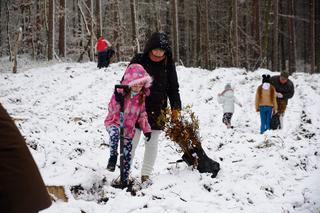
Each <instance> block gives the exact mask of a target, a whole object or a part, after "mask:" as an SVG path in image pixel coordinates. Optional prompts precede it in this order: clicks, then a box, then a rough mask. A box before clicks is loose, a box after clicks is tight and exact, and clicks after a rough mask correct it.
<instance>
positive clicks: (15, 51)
mask: <svg viewBox="0 0 320 213" xmlns="http://www.w3.org/2000/svg"><path fill="white" fill-rule="evenodd" d="M16 36H17V39H16V42H15V44H14V50H13V67H12V72H13V73H17V67H18V64H17V54H18V49H19V46H20V43H21V40H22V28H21V27H20V28H19V31H18V32H17V35H16Z"/></svg>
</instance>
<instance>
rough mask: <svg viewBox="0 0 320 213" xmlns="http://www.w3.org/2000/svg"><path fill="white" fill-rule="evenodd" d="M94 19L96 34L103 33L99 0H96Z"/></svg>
mask: <svg viewBox="0 0 320 213" xmlns="http://www.w3.org/2000/svg"><path fill="white" fill-rule="evenodd" d="M96 8H97V11H96V20H97V26H96V35H100V36H101V35H103V34H102V15H101V0H96Z"/></svg>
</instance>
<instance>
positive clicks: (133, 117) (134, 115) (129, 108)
mask: <svg viewBox="0 0 320 213" xmlns="http://www.w3.org/2000/svg"><path fill="white" fill-rule="evenodd" d="M141 95H142V94H141V92H140V93H139V94H137V95H135V96H132V97H130V94H129V95H127V96H126V97H125V100H124V136H125V137H127V138H130V139H132V138H133V136H134V134H135V124H136V122H138V123H139V126H140V128H141V129H142V131H143V133H147V132H151V127H150V125H149V122H148V115H147V112H146V109H145V103H144V102H143V103H142V104H141V103H139V101H140V97H141ZM104 125H105V126H106V127H109V126H112V125H114V126H118V127H119V126H120V104H119V103H118V102H117V101H116V100H115V96H114V94H113V95H112V97H111V100H110V102H109V106H108V115H107V117H106V119H105V120H104Z"/></svg>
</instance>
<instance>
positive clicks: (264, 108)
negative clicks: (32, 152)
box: [256, 75, 278, 134]
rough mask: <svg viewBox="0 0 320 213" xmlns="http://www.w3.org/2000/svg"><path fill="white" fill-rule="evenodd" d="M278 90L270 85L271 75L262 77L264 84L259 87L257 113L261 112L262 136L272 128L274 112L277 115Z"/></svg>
mask: <svg viewBox="0 0 320 213" xmlns="http://www.w3.org/2000/svg"><path fill="white" fill-rule="evenodd" d="M277 110H278V105H277V95H276V89H275V88H274V86H272V85H271V84H270V75H262V84H261V85H260V86H258V88H257V93H256V111H257V112H260V119H261V126H260V134H263V133H264V132H265V131H267V130H268V129H269V128H270V121H271V117H272V112H273V113H274V114H275V113H277Z"/></svg>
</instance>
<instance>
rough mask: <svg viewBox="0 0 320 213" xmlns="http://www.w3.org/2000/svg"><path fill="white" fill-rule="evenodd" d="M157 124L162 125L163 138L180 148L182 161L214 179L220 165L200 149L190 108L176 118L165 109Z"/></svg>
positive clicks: (196, 120)
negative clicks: (207, 173) (210, 174)
mask: <svg viewBox="0 0 320 213" xmlns="http://www.w3.org/2000/svg"><path fill="white" fill-rule="evenodd" d="M158 122H160V123H164V132H165V136H166V137H167V138H169V139H170V140H171V141H173V142H174V143H176V144H178V145H179V147H180V148H181V150H182V152H183V156H182V160H183V161H185V162H186V163H187V164H188V165H189V166H190V165H192V166H194V167H195V168H197V169H198V170H199V172H201V173H203V172H209V173H212V177H216V175H217V173H218V171H219V170H220V165H219V163H217V162H215V161H213V160H212V159H210V158H209V157H208V156H207V155H206V153H205V151H204V150H203V148H202V145H201V137H200V136H199V120H198V118H197V117H196V115H195V114H194V112H192V110H191V106H186V107H184V108H183V109H182V110H181V111H180V112H179V115H178V116H177V115H176V112H174V111H171V110H170V109H168V108H167V109H166V110H164V111H163V112H162V113H161V116H160V117H159V121H158Z"/></svg>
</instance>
